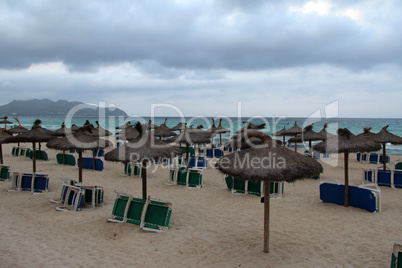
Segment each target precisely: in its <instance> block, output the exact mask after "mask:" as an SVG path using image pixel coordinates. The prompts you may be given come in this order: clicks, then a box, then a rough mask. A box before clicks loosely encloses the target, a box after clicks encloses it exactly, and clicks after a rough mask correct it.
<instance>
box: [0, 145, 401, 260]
mask: <svg viewBox="0 0 402 268" xmlns="http://www.w3.org/2000/svg"><path fill="white" fill-rule="evenodd" d="M26 145H27V146H29V145H28V144H26ZM44 147H45V146H42V148H43V149H45V148H44ZM11 148H12V145H11V144H10V145H8V144H5V145H3V156H4V163H5V164H6V165H10V166H11V169H12V171H21V172H30V171H32V161H31V160H30V159H29V158H20V157H18V158H16V157H13V156H11V153H10V152H11ZM45 150H46V152H47V153H48V155H49V161H37V170H38V172H42V173H47V174H49V177H50V183H49V192H48V193H44V194H30V193H27V192H7V189H9V188H10V186H11V183H10V182H0V202H1V203H2V206H1V208H0V211H1V214H2V217H1V220H0V226H1V231H0V232H1V237H2V243H1V251H2V254H1V257H0V259H1V262H2V265H3V266H4V267H26V266H36V267H58V266H66V265H68V266H72V267H95V266H97V267H111V266H115V267H131V266H140V265H141V266H143V267H173V266H180V267H217V266H220V267H239V266H241V267H296V266H297V267H361V266H365V267H388V266H389V263H390V260H391V252H392V246H393V243H394V242H395V241H401V240H402V236H401V234H402V227H401V225H400V223H401V222H402V215H401V213H400V212H401V211H402V203H401V202H400V193H401V192H400V191H401V189H392V188H389V187H381V202H382V212H380V213H370V212H367V211H365V210H362V209H358V208H353V207H348V208H345V207H343V206H337V205H333V204H327V203H322V202H321V201H320V199H319V188H318V187H319V180H312V179H305V180H303V181H297V182H295V183H291V184H289V183H285V188H284V189H285V194H284V196H283V198H281V199H272V200H271V233H270V253H268V254H264V253H263V252H262V245H263V237H262V234H263V205H262V204H261V203H260V201H259V197H256V196H251V195H246V196H244V195H240V194H232V193H231V192H230V191H229V190H227V188H226V185H225V183H224V180H223V176H222V174H220V173H218V171H217V170H215V169H214V168H208V169H207V170H205V171H204V183H205V187H204V188H201V189H188V188H186V187H184V186H168V185H166V184H165V182H166V181H167V177H168V170H167V169H161V168H158V169H156V171H155V172H148V193H149V195H151V196H155V197H159V198H162V199H166V200H170V201H172V202H173V203H174V207H173V213H172V218H171V221H170V226H169V230H168V231H167V232H164V233H149V232H144V231H141V230H140V229H139V227H138V225H133V224H129V223H125V224H119V223H110V222H107V221H106V219H107V218H108V217H109V216H110V215H111V211H112V208H113V203H114V199H115V196H116V195H115V193H114V190H117V191H122V192H126V193H129V194H133V196H136V197H140V196H141V179H140V178H138V177H127V176H126V175H124V173H123V165H122V164H120V163H110V162H106V161H104V166H105V169H104V170H103V171H101V172H99V171H92V170H84V171H83V182H84V183H85V184H88V185H100V186H103V187H104V190H105V199H104V205H103V206H102V207H97V208H95V209H94V210H92V209H90V210H85V211H78V212H59V211H56V210H55V207H56V206H57V205H56V204H53V203H50V200H51V199H54V198H57V197H58V196H59V194H60V189H61V188H60V187H61V181H60V180H58V179H57V178H58V177H71V178H75V179H77V177H78V168H77V167H72V166H63V165H59V164H57V163H56V161H55V155H56V153H58V152H57V151H55V150H50V149H45ZM88 155H89V154H88ZM338 157H339V159H338V160H339V162H338V165H337V166H331V165H327V164H325V163H323V162H321V161H320V162H321V163H322V165H323V167H324V173H323V174H321V180H324V179H332V178H337V179H338V180H340V181H341V182H343V161H342V159H343V156H342V155H338ZM397 159H402V156H401V155H398V156H396V155H391V162H390V165H393V163H394V162H395V160H397ZM349 163H350V166H349V176H350V185H359V184H360V183H361V181H362V174H361V173H362V171H361V170H362V167H371V168H373V167H377V166H379V165H373V164H362V163H359V162H357V161H356V158H355V154H352V155H351V156H350V161H349Z"/></svg>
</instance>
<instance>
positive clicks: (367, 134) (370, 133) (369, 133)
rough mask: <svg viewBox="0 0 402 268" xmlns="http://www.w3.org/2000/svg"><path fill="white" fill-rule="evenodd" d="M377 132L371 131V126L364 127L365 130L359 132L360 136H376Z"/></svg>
mask: <svg viewBox="0 0 402 268" xmlns="http://www.w3.org/2000/svg"><path fill="white" fill-rule="evenodd" d="M374 135H375V133H373V132H371V127H365V128H363V132H362V133H360V134H358V135H357V136H358V137H371V136H374Z"/></svg>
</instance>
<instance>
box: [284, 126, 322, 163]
mask: <svg viewBox="0 0 402 268" xmlns="http://www.w3.org/2000/svg"><path fill="white" fill-rule="evenodd" d="M319 140H324V136H323V135H321V134H319V133H317V132H315V131H313V126H312V125H308V126H306V127H305V128H304V132H303V133H302V134H299V135H297V136H296V137H293V138H290V139H289V140H288V142H294V143H298V142H299V143H300V142H305V141H308V145H309V149H310V152H311V142H312V141H319ZM311 156H313V154H312V153H311Z"/></svg>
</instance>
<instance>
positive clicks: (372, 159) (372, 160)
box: [369, 153, 379, 164]
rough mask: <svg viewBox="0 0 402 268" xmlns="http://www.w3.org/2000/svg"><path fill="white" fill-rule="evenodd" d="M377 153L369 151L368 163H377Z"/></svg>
mask: <svg viewBox="0 0 402 268" xmlns="http://www.w3.org/2000/svg"><path fill="white" fill-rule="evenodd" d="M378 157H379V156H378V154H377V153H370V155H369V163H370V164H378Z"/></svg>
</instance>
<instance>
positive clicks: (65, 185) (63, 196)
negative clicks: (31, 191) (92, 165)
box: [50, 183, 72, 204]
mask: <svg viewBox="0 0 402 268" xmlns="http://www.w3.org/2000/svg"><path fill="white" fill-rule="evenodd" d="M69 186H72V184H70V183H63V184H62V187H61V193H60V197H59V199H57V200H56V199H51V200H50V202H51V203H56V204H64V202H65V200H66V196H67V190H68V187H69Z"/></svg>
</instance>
